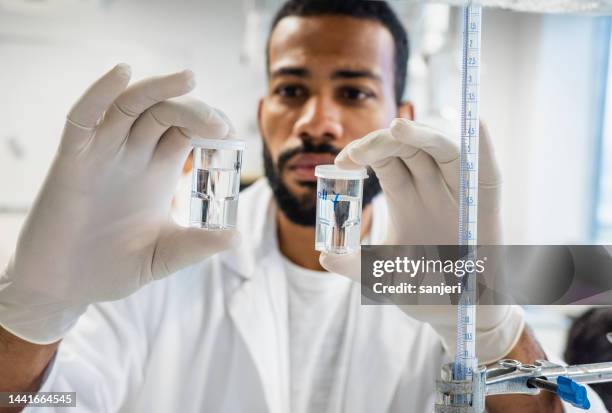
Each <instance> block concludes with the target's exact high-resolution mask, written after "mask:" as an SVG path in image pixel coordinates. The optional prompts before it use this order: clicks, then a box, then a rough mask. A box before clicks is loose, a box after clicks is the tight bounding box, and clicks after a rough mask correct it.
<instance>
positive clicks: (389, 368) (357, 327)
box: [342, 285, 410, 413]
mask: <svg viewBox="0 0 612 413" xmlns="http://www.w3.org/2000/svg"><path fill="white" fill-rule="evenodd" d="M351 300H352V303H351V308H353V309H355V310H354V311H352V312H351V316H350V318H352V320H349V325H352V326H353V327H352V328H353V329H354V331H353V333H352V336H353V337H352V340H353V346H352V349H351V350H350V356H349V362H348V363H349V364H348V371H347V375H346V385H345V388H346V395H345V404H344V408H343V409H342V411H343V412H346V413H360V412H363V413H367V412H384V411H387V410H388V408H389V406H390V405H391V402H392V401H393V397H394V394H395V391H396V389H397V386H398V384H399V381H400V379H401V375H402V372H403V369H404V368H405V366H406V362H407V357H408V356H409V355H408V352H409V348H410V344H409V343H410V341H409V340H408V339H407V337H406V335H405V334H404V333H403V331H404V330H405V329H399V328H397V326H400V325H401V319H400V318H401V317H405V316H404V315H403V314H398V312H397V311H399V310H398V309H397V308H396V307H393V306H381V305H372V306H363V305H361V303H360V300H361V292H360V287H359V286H357V285H356V288H354V290H353V291H352V295H351ZM396 310H397V311H396Z"/></svg>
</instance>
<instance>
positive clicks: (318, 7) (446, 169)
mask: <svg viewBox="0 0 612 413" xmlns="http://www.w3.org/2000/svg"><path fill="white" fill-rule="evenodd" d="M267 53H268V73H269V90H268V94H267V96H266V97H265V98H263V99H262V100H261V102H260V105H259V108H258V119H259V126H260V130H261V134H262V137H263V139H264V144H265V151H264V157H265V167H266V177H267V179H266V180H261V181H259V182H258V183H256V184H255V185H253V187H252V188H249V189H248V190H247V191H245V192H244V193H243V194H242V195H241V200H240V212H239V214H240V217H239V224H238V230H239V231H240V233H241V237H242V239H241V241H240V243H239V244H237V243H238V241H237V238H236V234H235V233H233V232H231V231H221V232H206V231H201V230H198V229H194V228H180V227H178V226H176V225H175V224H173V223H172V222H168V220H167V217H168V212H169V211H168V210H169V205H170V199H171V197H172V190H173V188H174V183H175V182H176V180H177V178H178V176H179V174H180V170H181V162H182V160H184V159H185V156H186V154H187V152H188V150H189V145H188V141H187V139H185V137H184V136H183V135H185V134H186V135H200V136H208V137H215V138H231V137H232V136H233V130H232V128H231V125H230V124H229V123H228V121H227V120H226V118H225V117H224V116H223V114H222V113H220V112H219V111H217V110H215V109H213V108H210V107H208V106H206V105H205V104H203V103H202V102H199V101H193V100H191V101H185V100H174V99H170V98H173V97H176V96H181V95H184V94H185V93H187V92H188V91H189V90H191V88H193V75H192V74H191V73H190V72H181V73H177V74H174V75H170V76H166V77H160V78H154V79H147V80H145V81H143V82H140V83H136V84H134V85H132V86H130V87H129V88H127V89H126V87H127V84H128V82H129V68H128V67H126V66H125V65H119V66H117V67H116V68H115V69H113V70H112V71H111V72H109V73H108V74H106V75H105V76H104V77H102V78H101V79H100V80H99V81H98V82H96V83H95V84H94V85H93V86H92V87H91V88H90V89H89V90H88V91H87V92H86V93H85V94H84V96H83V97H82V98H81V100H80V101H79V102H78V103H77V104H76V105H75V107H74V108H73V109H72V110H71V112H70V114H69V116H68V121H67V123H66V128H65V130H64V135H63V137H62V143H61V145H60V149H59V151H58V155H57V157H56V159H55V161H54V163H53V166H52V168H51V171H50V172H49V176H48V178H47V181H46V182H45V184H44V186H43V189H42V190H41V193H40V195H39V197H38V199H37V201H36V204H35V206H34V207H33V210H32V212H31V214H30V217H29V218H28V221H27V223H26V225H25V227H24V230H23V232H22V235H21V238H20V241H19V245H18V248H17V251H16V253H15V256H14V258H13V260H12V262H11V265H10V266H9V268H8V269H7V271H6V274H4V276H3V278H2V284H0V324H2V326H3V327H4V329H2V330H0V331H1V332H2V333H1V334H0V336H1V339H0V343H2V344H1V346H2V347H1V348H2V349H3V351H2V353H1V354H0V367H1V370H2V372H3V373H2V374H1V377H0V388H1V389H2V390H7V391H17V390H36V389H39V390H42V391H76V393H77V405H78V411H92V412H98V411H126V412H136V411H160V412H161V411H176V410H178V409H180V410H181V411H185V412H201V411H207V412H245V411H248V412H341V411H350V412H380V411H389V412H407V411H411V412H425V411H430V410H431V409H432V406H433V385H434V381H435V378H436V377H437V376H438V374H439V371H440V367H441V364H442V363H443V361H444V348H446V349H448V350H452V345H451V343H450V341H452V339H451V335H449V333H448V332H449V326H452V324H453V323H454V311H453V310H452V309H451V310H450V313H449V310H448V309H444V308H441V309H436V308H433V307H432V308H426V309H418V308H417V309H410V308H402V309H400V308H397V307H391V306H368V307H365V306H361V305H360V293H359V286H358V285H357V284H355V283H352V282H351V281H350V280H348V279H347V278H343V277H340V276H338V275H334V274H329V273H325V272H323V271H321V270H322V267H321V265H320V263H319V255H318V253H317V252H316V251H314V249H313V245H314V231H313V223H314V211H315V209H314V208H315V207H314V205H315V200H316V198H315V196H316V191H315V188H314V176H313V170H314V166H315V165H318V164H325V163H333V162H334V160H335V161H336V162H337V163H340V164H342V165H344V166H346V167H355V166H357V165H369V166H371V167H372V168H373V170H374V171H375V172H376V173H377V175H378V178H379V179H380V183H381V186H382V188H383V190H384V191H385V195H386V199H385V197H382V196H378V197H375V196H374V195H375V194H376V193H377V192H378V191H379V188H378V186H377V184H376V180H375V179H371V180H369V181H368V183H367V184H366V185H367V188H366V191H365V195H364V211H363V221H362V233H363V238H364V239H365V240H368V241H370V242H372V243H376V242H388V243H398V244H399V243H411V242H412V243H416V244H419V243H421V244H423V243H430V242H433V243H435V242H445V241H446V240H448V239H455V237H454V235H453V230H452V228H454V227H455V226H454V225H455V221H454V220H456V205H455V203H454V202H453V196H456V182H455V178H456V177H457V170H456V169H457V168H456V166H457V164H456V158H457V156H456V155H457V153H456V147H455V146H454V145H453V144H452V143H450V141H449V140H448V139H447V138H445V137H443V136H441V135H439V134H437V133H436V132H433V131H431V130H430V129H428V128H426V127H423V126H421V125H417V124H415V123H413V122H410V121H409V120H410V119H411V118H412V109H411V106H410V104H408V103H405V102H403V101H402V94H403V89H404V78H405V73H406V60H407V53H408V52H407V39H406V35H405V32H404V30H403V29H402V27H401V24H400V23H399V21H398V20H397V18H396V17H395V15H394V14H393V13H392V12H391V10H390V9H389V7H388V6H387V5H386V4H385V3H383V2H379V1H342V2H333V1H305V0H295V1H290V2H288V3H287V4H285V5H284V6H283V7H282V8H281V10H280V11H279V13H278V15H277V17H276V19H275V20H274V23H273V27H272V30H271V34H270V39H269V43H268V48H267ZM157 102H159V103H157ZM396 117H400V118H404V119H405V120H398V121H394V123H393V126H392V128H390V129H383V130H379V129H380V128H385V127H387V126H388V125H389V124H390V123H391V121H392V120H393V119H394V118H396ZM375 130H378V131H376V132H372V131H375ZM370 132H372V133H370ZM483 134H484V135H485V136H484V145H483V147H484V152H485V154H484V155H485V156H484V160H483V169H484V171H485V172H484V175H483V176H484V178H485V183H487V184H492V185H489V186H487V187H486V188H483V191H484V192H483V203H484V205H485V207H484V208H483V211H484V212H483V216H482V217H483V218H482V219H483V220H484V222H485V223H486V224H489V225H484V226H483V227H484V228H485V230H484V234H485V236H483V237H482V238H483V239H487V240H488V241H490V242H494V241H496V240H497V237H498V235H497V229H496V228H497V221H496V220H497V219H498V208H497V203H496V202H497V194H498V191H497V190H498V185H497V183H498V179H497V175H496V168H495V163H494V159H493V157H492V153H491V152H490V147H489V146H487V144H488V141H487V138H486V133H483ZM364 135H367V136H365V137H364V138H362V137H363V136H364ZM349 143H350V145H349ZM343 148H345V149H344V150H343ZM336 155H338V156H337V158H336ZM335 158H336V159H335ZM486 178H490V179H491V182H486ZM487 188H488V189H487ZM491 188H492V189H491ZM398 189H401V190H400V191H398ZM487 191H489V192H487ZM393 192H396V194H395V195H393ZM408 195H409V196H410V198H409V199H408V200H406V199H404V198H402V197H404V196H408ZM387 205H388V221H389V226H388V227H387V222H386V221H387V218H386V217H387V212H386V211H387ZM405 228H411V230H410V231H406V230H405ZM407 234H409V235H407ZM411 237H412V238H411ZM228 248H229V249H228ZM224 249H227V251H224V252H221V253H218V254H216V255H213V254H215V253H217V252H219V251H221V250H224ZM206 257H208V258H206ZM353 258H354V257H340V258H339V257H333V256H324V257H322V261H323V263H324V264H325V265H326V267H328V268H332V269H334V270H335V271H337V272H338V273H342V274H345V275H349V276H351V275H353V276H354V260H353ZM179 270H180V271H179ZM177 271H179V273H178V274H175V275H172V276H171V277H168V278H165V279H164V280H161V281H157V280H160V279H161V278H164V277H166V276H168V275H170V274H172V273H175V272H177ZM154 280H155V281H157V282H153V283H151V281H154ZM145 284H148V285H146V286H145ZM142 287H143V288H142ZM109 300H116V301H110V302H103V303H101V302H102V301H109ZM91 304H93V305H91ZM401 310H404V311H405V312H408V313H409V314H410V315H411V316H407V315H406V314H405V313H404V312H402V311H401ZM415 318H418V319H420V320H424V321H426V322H427V323H421V322H419V321H416V320H415ZM77 320H78V322H77ZM479 320H481V324H480V326H479V333H480V334H479V335H478V338H477V340H479V344H482V345H479V351H481V353H479V357H481V360H483V361H484V360H486V361H488V362H491V361H494V360H495V359H499V358H501V357H503V356H508V357H513V358H517V359H520V360H521V361H523V362H529V361H532V360H533V359H535V358H541V357H544V356H545V355H544V354H543V352H542V351H541V350H540V348H539V346H538V345H537V343H536V342H535V341H534V339H533V338H532V337H531V336H530V335H529V334H528V333H527V332H523V322H522V315H521V313H520V311H516V309H514V308H512V307H500V309H499V310H495V311H492V313H491V315H487V314H484V315H483V316H482V317H479ZM482 321H484V324H482ZM432 326H433V328H432ZM451 330H452V328H451ZM60 341H61V344H60ZM488 408H489V410H490V411H491V412H500V411H504V412H513V411H517V412H518V411H520V412H528V411H534V412H536V411H538V412H539V411H541V412H544V411H546V412H554V411H562V409H563V407H562V406H561V403H560V402H559V400H558V399H557V398H556V396H553V395H552V394H542V395H539V396H537V397H520V396H518V397H517V396H514V397H513V396H507V397H505V398H491V399H490V400H489V403H488Z"/></svg>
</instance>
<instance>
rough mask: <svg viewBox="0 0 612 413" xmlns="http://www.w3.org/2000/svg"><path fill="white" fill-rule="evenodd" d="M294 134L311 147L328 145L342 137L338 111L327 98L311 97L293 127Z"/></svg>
mask: <svg viewBox="0 0 612 413" xmlns="http://www.w3.org/2000/svg"><path fill="white" fill-rule="evenodd" d="M294 132H295V134H296V135H297V136H298V137H299V138H300V139H302V140H304V141H309V143H310V144H312V145H319V144H323V143H330V142H331V141H334V140H337V139H340V137H342V133H343V129H342V123H341V120H340V110H339V108H338V107H337V106H336V104H335V103H334V102H333V101H332V100H331V99H329V98H327V97H325V96H320V95H314V96H311V97H310V98H309V99H308V101H307V102H306V103H305V104H304V106H303V108H302V113H301V115H300V117H299V119H298V120H297V122H296V123H295V125H294Z"/></svg>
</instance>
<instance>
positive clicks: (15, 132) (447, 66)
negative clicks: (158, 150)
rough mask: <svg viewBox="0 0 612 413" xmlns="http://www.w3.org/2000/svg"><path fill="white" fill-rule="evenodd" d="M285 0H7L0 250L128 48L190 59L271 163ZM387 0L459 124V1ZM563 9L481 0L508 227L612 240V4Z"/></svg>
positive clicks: (249, 165)
mask: <svg viewBox="0 0 612 413" xmlns="http://www.w3.org/2000/svg"><path fill="white" fill-rule="evenodd" d="M280 3H281V0H224V1H212V0H182V1H172V2H171V1H164V0H37V1H32V0H0V56H1V64H0V90H1V91H2V95H3V96H4V98H3V99H1V100H0V265H1V266H4V265H5V263H6V262H7V261H8V259H9V257H10V254H11V253H12V250H13V248H14V245H15V241H16V237H17V234H18V231H19V228H20V225H21V223H22V221H23V217H24V215H25V214H26V213H27V211H28V208H29V207H30V205H31V203H32V201H33V199H34V197H35V195H36V191H37V188H38V187H39V186H40V184H41V182H42V180H43V178H44V175H45V172H46V170H47V168H48V166H49V163H50V161H51V159H52V157H53V154H54V152H55V150H56V147H57V145H58V141H59V137H60V133H61V129H62V125H63V122H64V118H65V115H66V113H67V112H68V110H69V108H70V105H71V104H72V103H73V102H74V101H75V99H77V97H78V96H79V95H80V94H81V92H82V91H83V90H84V88H85V87H87V86H88V85H89V84H90V83H91V82H92V81H93V80H94V79H96V78H97V77H98V76H99V75H100V74H101V73H103V72H104V71H106V70H107V69H109V68H110V67H112V66H113V65H115V64H116V63H118V62H127V63H129V64H130V65H131V66H132V70H133V78H134V79H138V78H142V77H144V76H148V75H153V74H159V73H165V72H172V71H176V70H181V69H184V68H190V69H192V70H193V71H194V72H195V74H196V77H197V81H198V86H197V88H196V90H195V92H194V95H196V96H197V97H199V98H201V99H203V100H205V101H206V102H208V103H210V104H211V105H214V106H216V107H219V108H221V109H223V110H224V111H225V112H226V113H227V114H228V115H229V117H230V118H231V119H232V121H233V122H234V124H235V126H236V128H237V130H238V134H239V136H240V137H242V138H244V139H246V140H247V144H248V147H247V151H246V155H245V161H244V173H243V180H244V181H245V183H248V182H251V181H253V180H254V179H256V178H257V177H259V176H261V175H262V156H261V143H260V137H259V134H258V130H257V122H256V108H257V102H258V99H259V98H260V97H261V96H262V95H263V94H264V93H265V91H266V76H265V54H264V46H265V41H266V37H267V35H268V25H269V22H270V19H271V16H272V15H273V14H274V12H275V10H276V9H277V8H278V7H279V4H280ZM550 3H553V2H552V1H550ZM561 3H562V2H561ZM585 3H589V2H585ZM391 4H392V5H393V7H394V8H395V9H396V11H397V12H398V13H399V14H400V16H401V18H402V20H403V22H404V23H405V26H406V28H407V29H408V32H409V35H410V39H411V57H410V62H409V74H408V76H409V79H408V89H407V91H406V97H407V98H408V99H409V100H411V101H412V102H413V103H414V105H415V108H416V120H418V121H421V122H426V123H429V124H431V125H433V126H436V127H438V128H441V129H443V130H446V131H447V132H448V133H449V134H452V135H453V136H457V135H458V131H459V126H458V122H459V121H458V115H459V89H460V84H459V79H460V66H459V61H460V47H459V46H460V18H461V13H460V10H459V9H458V8H457V7H455V6H452V5H449V4H445V3H422V2H417V1H392V2H391ZM555 11H556V13H542V12H538V13H528V12H524V11H516V10H505V9H500V8H485V10H484V15H483V34H482V81H481V96H482V97H481V109H480V110H481V116H482V118H483V119H484V120H485V122H486V123H487V124H488V126H489V130H490V132H491V135H492V138H493V140H494V143H495V147H496V150H497V156H498V158H499V161H500V164H501V167H502V173H503V177H504V192H503V196H504V198H503V214H504V231H505V240H506V242H507V243H508V244H564V243H578V244H581V243H612V63H611V62H612V61H611V60H610V58H611V55H612V53H611V51H612V50H611V35H612V18H611V17H609V16H605V15H593V14H589V13H583V14H574V13H558V11H559V10H555ZM92 179H95V177H92ZM179 193H180V191H179ZM186 196H187V194H186V193H185V194H184V197H185V200H186ZM181 197H182V195H179V198H181ZM181 199H182V198H181ZM564 310H567V309H564ZM542 311H544V313H542ZM531 313H532V314H533V316H532V320H533V321H532V324H533V323H535V327H536V330H537V331H538V334H540V335H541V336H542V337H543V338H544V339H545V340H546V344H547V345H548V346H552V347H553V348H555V349H556V350H557V352H558V353H559V354H560V353H561V352H562V342H563V341H564V340H561V339H560V337H562V335H563V334H564V332H565V329H566V328H567V326H568V323H569V319H568V318H567V317H565V316H559V317H557V318H554V319H553V318H551V317H550V316H549V314H550V308H549V309H546V308H543V309H535V310H533V311H532V312H531ZM547 329H549V330H550V331H548V330H547Z"/></svg>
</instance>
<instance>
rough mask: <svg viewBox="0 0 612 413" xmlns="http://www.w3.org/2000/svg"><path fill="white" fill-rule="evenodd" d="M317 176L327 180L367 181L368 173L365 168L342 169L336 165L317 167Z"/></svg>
mask: <svg viewBox="0 0 612 413" xmlns="http://www.w3.org/2000/svg"><path fill="white" fill-rule="evenodd" d="M314 174H315V176H317V177H319V178H326V179H365V178H367V177H368V172H367V170H366V169H365V168H358V169H341V168H338V167H337V166H336V165H318V166H316V167H315V173H314Z"/></svg>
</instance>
